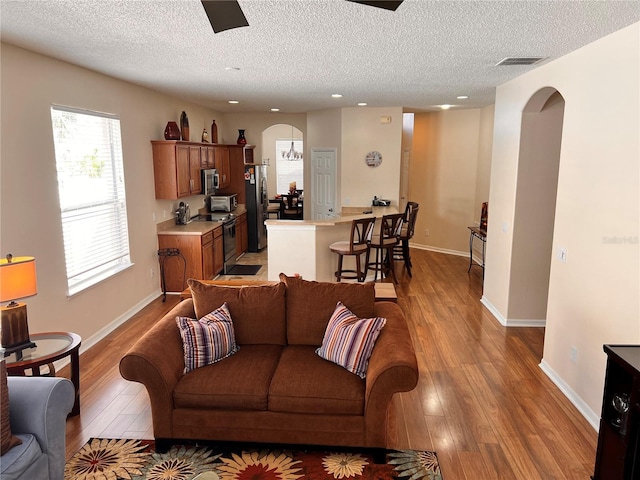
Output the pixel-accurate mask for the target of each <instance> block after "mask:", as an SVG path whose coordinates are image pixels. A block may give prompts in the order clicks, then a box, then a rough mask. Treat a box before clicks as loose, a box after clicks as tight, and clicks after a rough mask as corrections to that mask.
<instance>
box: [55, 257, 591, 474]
mask: <svg viewBox="0 0 640 480" xmlns="http://www.w3.org/2000/svg"><path fill="white" fill-rule="evenodd" d="M411 255H412V258H413V264H414V267H413V278H409V277H408V275H407V274H406V272H405V271H404V269H403V268H402V266H401V263H397V264H396V268H397V273H398V278H399V282H400V283H399V285H398V286H397V291H398V303H399V304H400V306H401V307H402V308H403V310H404V312H405V315H406V317H407V321H408V323H409V327H410V329H411V335H412V338H413V341H414V345H415V349H416V353H417V357H418V365H419V368H420V380H419V384H418V386H417V388H416V389H415V390H413V391H411V392H407V393H403V394H398V395H396V396H395V397H394V401H393V405H392V409H391V412H390V413H391V418H392V426H394V428H392V429H391V433H390V438H389V446H390V447H392V448H400V449H416V450H434V451H436V452H437V454H438V458H439V460H440V464H441V467H442V471H443V477H444V480H467V479H468V480H471V479H474V480H478V479H481V480H482V479H487V480H495V479H513V480H534V479H541V480H542V479H544V480H548V479H583V480H586V479H588V478H589V475H591V474H592V473H593V466H594V461H595V451H596V444H597V434H596V432H595V431H594V430H593V428H592V427H591V426H590V425H589V424H588V422H587V421H586V420H585V419H584V418H583V417H582V416H581V415H580V414H579V413H578V411H577V410H576V409H575V408H574V407H573V406H572V405H571V403H570V402H569V401H568V400H567V399H566V398H565V397H564V396H563V394H562V393H561V392H560V391H559V390H558V388H557V387H556V386H555V385H554V384H553V383H552V382H551V381H550V380H549V379H548V378H547V377H546V375H545V374H544V373H543V372H542V370H541V369H540V368H539V367H538V364H539V362H540V360H541V358H542V348H543V341H544V330H543V329H538V328H509V329H507V328H504V327H502V326H501V325H500V324H499V323H498V322H497V321H496V320H495V319H494V318H493V317H492V316H491V315H490V314H489V312H488V311H487V310H486V309H485V308H484V307H483V306H482V305H481V304H480V301H479V299H480V297H481V295H482V271H481V269H480V268H478V267H474V268H473V269H472V270H471V273H469V274H467V267H468V259H466V258H464V257H457V256H452V255H446V254H440V253H434V252H428V251H422V250H415V249H412V251H411ZM251 260H252V259H251V258H250V257H249V258H247V259H246V260H245V262H246V263H252V262H251ZM254 263H256V262H254ZM261 273H262V272H261ZM265 274H266V273H265ZM254 279H255V277H254ZM177 301H178V297H177V296H168V297H167V301H166V303H162V299H161V297H160V298H159V299H158V300H156V301H154V302H153V303H151V304H150V305H149V306H148V307H146V308H145V309H144V310H143V311H142V312H140V313H139V314H137V315H135V316H134V317H133V318H132V319H131V320H130V321H129V322H127V323H126V324H125V325H123V326H121V327H120V328H119V329H118V330H116V331H115V332H113V333H112V334H111V335H109V336H108V337H107V338H105V339H104V340H103V341H102V342H100V343H99V344H98V345H96V346H95V347H94V348H92V349H90V350H89V351H87V352H86V353H83V354H82V355H81V358H80V364H81V387H82V390H81V402H82V403H81V412H82V413H81V415H80V416H78V417H75V418H71V419H69V420H68V422H67V456H68V457H69V456H70V455H72V454H73V453H74V452H75V451H77V450H78V449H79V448H80V447H81V446H82V445H83V444H84V443H85V442H86V441H87V440H88V439H89V438H90V437H109V438H118V437H122V438H149V439H150V438H153V432H152V428H151V414H150V408H149V401H148V397H147V394H146V391H145V390H144V388H142V386H141V385H139V384H136V383H131V382H127V381H125V380H124V379H122V378H121V377H120V374H119V372H118V362H119V360H120V358H121V356H122V355H123V354H124V353H125V352H126V350H127V349H128V348H129V346H130V345H131V344H132V343H133V342H134V341H135V340H137V339H138V338H139V337H140V336H142V335H143V334H144V332H145V331H146V330H147V329H148V328H149V327H150V326H151V325H152V324H153V323H154V322H155V321H156V320H157V319H158V318H159V317H160V316H161V315H163V314H164V313H165V312H167V311H168V310H169V309H170V308H172V307H173V306H174V305H175V304H176V303H177ZM63 372H64V370H63Z"/></svg>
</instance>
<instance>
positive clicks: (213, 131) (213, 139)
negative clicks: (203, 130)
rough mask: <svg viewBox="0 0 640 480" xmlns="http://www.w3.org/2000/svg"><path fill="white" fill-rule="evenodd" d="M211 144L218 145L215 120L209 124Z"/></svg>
mask: <svg viewBox="0 0 640 480" xmlns="http://www.w3.org/2000/svg"><path fill="white" fill-rule="evenodd" d="M211 143H218V125H216V121H215V120H213V121H212V122H211Z"/></svg>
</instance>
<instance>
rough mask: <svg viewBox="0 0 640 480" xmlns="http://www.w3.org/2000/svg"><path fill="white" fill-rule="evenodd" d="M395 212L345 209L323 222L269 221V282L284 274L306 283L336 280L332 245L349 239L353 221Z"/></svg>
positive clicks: (367, 208) (394, 207)
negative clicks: (296, 275)
mask: <svg viewBox="0 0 640 480" xmlns="http://www.w3.org/2000/svg"><path fill="white" fill-rule="evenodd" d="M364 212H367V213H364ZM369 212H370V213H369ZM392 213H398V208H397V207H396V206H388V207H364V208H344V209H343V210H342V212H341V214H340V215H337V216H336V217H332V218H327V219H322V220H274V219H272V220H266V221H265V224H266V226H267V235H268V238H269V240H268V242H267V244H268V246H267V248H268V258H269V260H268V261H269V268H268V271H269V280H278V275H279V274H280V272H282V273H285V274H287V275H294V274H296V273H297V274H299V275H301V276H302V278H304V279H306V280H316V281H319V282H333V281H335V276H334V272H335V271H336V267H337V264H338V259H337V257H336V255H335V254H333V253H331V251H330V250H329V245H331V244H332V243H333V242H338V241H341V240H347V239H348V238H349V233H350V231H351V221H352V220H354V219H357V218H363V217H375V218H381V217H382V216H383V215H387V214H392ZM349 260H352V259H349ZM345 268H349V267H348V266H345Z"/></svg>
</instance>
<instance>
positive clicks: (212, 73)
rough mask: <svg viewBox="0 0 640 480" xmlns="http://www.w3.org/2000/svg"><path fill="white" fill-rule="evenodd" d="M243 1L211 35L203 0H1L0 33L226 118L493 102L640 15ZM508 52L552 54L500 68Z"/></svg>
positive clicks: (638, 10) (451, 4)
mask: <svg viewBox="0 0 640 480" xmlns="http://www.w3.org/2000/svg"><path fill="white" fill-rule="evenodd" d="M239 3H240V5H241V7H242V9H243V11H244V13H245V15H246V17H247V20H248V21H249V25H250V26H249V27H244V28H238V29H234V30H228V31H225V32H221V33H218V34H214V33H213V31H212V28H211V25H210V24H209V22H208V19H207V16H206V14H205V11H204V9H203V7H202V4H201V3H200V1H199V0H175V1H167V0H152V1H146V0H48V1H42V0H18V1H15V0H0V28H1V39H2V41H3V42H7V43H11V44H14V45H17V46H20V47H24V48H27V49H29V50H33V51H36V52H40V53H43V54H45V55H49V56H51V57H54V58H58V59H61V60H64V61H67V62H70V63H73V64H77V65H81V66H84V67H86V68H89V69H92V70H96V71H98V72H101V73H104V74H107V75H111V76H113V77H117V78H121V79H124V80H127V81H130V82H133V83H136V84H139V85H143V86H146V87H149V88H152V89H154V90H158V91H161V92H166V93H169V94H172V95H175V96H178V97H180V98H184V99H185V100H191V101H194V102H196V103H200V104H203V105H206V106H208V107H210V108H212V109H214V110H217V111H221V112H232V111H233V112H256V111H268V110H269V109H270V108H274V107H277V108H280V109H281V111H282V112H291V113H294V112H295V113H297V112H307V111H312V110H319V109H325V108H335V107H346V106H355V105H356V103H357V102H367V103H368V105H370V106H375V107H382V106H395V107H398V106H399V107H405V108H407V109H408V110H415V111H418V110H433V109H434V108H436V107H437V106H438V105H441V104H445V103H446V104H453V105H456V108H457V106H460V107H477V106H483V105H488V104H490V103H492V102H493V100H494V94H495V87H496V86H497V85H500V84H501V83H504V82H505V81H507V80H509V79H511V78H515V77H516V76H518V75H521V74H522V73H524V72H527V71H529V70H531V69H533V68H536V67H537V66H539V65H542V64H544V63H547V62H549V61H552V60H553V59H555V58H558V57H560V56H562V55H565V54H567V53H569V52H571V51H573V50H576V49H577V48H580V47H582V46H583V45H586V44H588V43H590V42H593V41H594V40H597V39H598V38H601V37H603V36H605V35H607V34H609V33H612V32H614V31H616V30H619V29H621V28H623V27H625V26H627V25H630V24H632V23H635V22H637V21H640V2H638V1H635V0H634V1H628V2H627V1H557V0H549V1H535V2H534V1H428V0H405V1H404V3H403V4H402V5H401V6H400V8H399V9H398V10H397V11H396V12H390V11H386V10H382V9H377V8H372V7H368V6H364V5H359V4H356V3H351V2H347V1H344V0H244V1H242V0H241V1H240V2H239ZM513 56H517V57H522V56H540V57H545V58H546V60H544V61H542V62H540V63H539V64H538V65H534V66H515V67H496V66H495V64H496V63H498V62H499V61H500V60H502V59H503V58H505V57H513ZM225 67H233V68H237V69H239V70H226V69H225ZM576 74H579V72H576ZM333 93H340V94H342V95H343V97H342V98H340V99H334V98H331V97H330V95H331V94H333ZM458 95H468V96H469V98H468V99H467V100H458V99H456V97H457V96H458ZM230 99H234V100H238V101H239V102H240V103H239V104H237V105H230V104H228V103H227V101H228V100H230Z"/></svg>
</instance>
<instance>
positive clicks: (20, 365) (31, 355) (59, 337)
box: [5, 332, 81, 416]
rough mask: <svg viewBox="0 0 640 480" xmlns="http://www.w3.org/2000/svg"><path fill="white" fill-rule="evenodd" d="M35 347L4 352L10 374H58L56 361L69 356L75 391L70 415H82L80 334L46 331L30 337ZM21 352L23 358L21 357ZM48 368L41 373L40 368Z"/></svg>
mask: <svg viewBox="0 0 640 480" xmlns="http://www.w3.org/2000/svg"><path fill="white" fill-rule="evenodd" d="M30 337H31V341H32V342H34V343H35V344H36V346H35V347H31V348H26V349H24V350H22V351H21V352H13V353H9V354H7V353H5V361H6V364H7V374H8V375H22V376H25V375H26V371H27V370H31V375H32V376H41V375H46V376H54V375H55V374H56V370H55V367H54V365H53V362H55V361H57V360H60V359H63V358H65V357H67V356H68V357H69V359H70V361H71V382H72V383H73V386H74V388H75V391H76V400H75V402H74V404H73V409H72V410H71V414H70V415H71V416H74V415H78V414H79V413H80V355H79V350H80V344H81V339H80V335H77V334H75V333H72V332H47V333H34V334H31V335H30ZM20 353H21V358H19V354H20ZM44 365H47V366H48V368H49V371H48V372H47V373H44V374H43V373H41V371H40V367H42V366H44Z"/></svg>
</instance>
